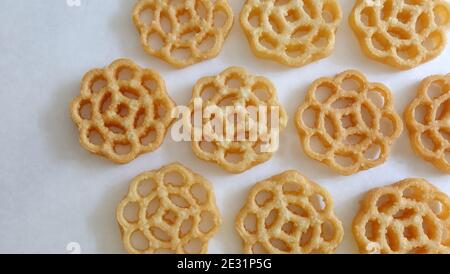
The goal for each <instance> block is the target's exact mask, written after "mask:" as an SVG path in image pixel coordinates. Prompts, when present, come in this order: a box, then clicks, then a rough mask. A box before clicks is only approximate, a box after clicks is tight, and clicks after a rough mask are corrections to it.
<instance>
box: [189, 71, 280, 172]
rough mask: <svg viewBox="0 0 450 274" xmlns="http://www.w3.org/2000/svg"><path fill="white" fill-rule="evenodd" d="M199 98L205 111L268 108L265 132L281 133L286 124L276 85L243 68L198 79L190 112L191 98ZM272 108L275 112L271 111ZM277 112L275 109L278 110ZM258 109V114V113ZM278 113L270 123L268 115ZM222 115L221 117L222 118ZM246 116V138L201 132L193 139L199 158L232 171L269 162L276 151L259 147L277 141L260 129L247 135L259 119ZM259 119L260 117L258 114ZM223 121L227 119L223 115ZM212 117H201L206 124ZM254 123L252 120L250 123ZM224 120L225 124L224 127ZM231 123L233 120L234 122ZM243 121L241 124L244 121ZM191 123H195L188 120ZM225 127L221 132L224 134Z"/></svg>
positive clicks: (239, 170) (259, 113)
mask: <svg viewBox="0 0 450 274" xmlns="http://www.w3.org/2000/svg"><path fill="white" fill-rule="evenodd" d="M200 99H201V100H202V102H203V104H202V112H203V113H206V111H205V109H206V108H207V107H209V108H211V107H217V108H221V110H222V111H223V112H224V113H226V108H233V107H234V108H235V109H236V110H239V107H242V108H245V109H247V108H250V107H256V108H259V107H263V106H264V107H267V108H268V110H267V116H268V117H267V130H268V132H267V133H268V134H270V133H271V132H273V130H277V131H278V132H281V131H282V130H283V129H284V128H285V127H286V125H287V120H288V117H287V114H286V111H285V110H284V108H283V107H282V106H281V104H280V102H279V101H278V98H277V95H276V89H275V86H274V85H273V84H272V82H271V81H270V80H269V79H267V78H265V77H262V76H252V75H250V74H248V73H247V71H245V69H243V68H239V67H230V68H228V69H227V70H225V71H223V72H222V73H220V74H219V75H218V76H211V77H205V78H202V79H200V80H199V81H197V83H196V84H195V86H194V89H193V95H192V100H191V102H190V104H189V106H190V109H191V112H192V113H193V110H194V101H195V100H200ZM272 108H276V109H274V110H273V111H274V113H271V111H272ZM277 111H278V112H277ZM261 113H262V112H260V111H259V109H258V113H257V115H258V116H260V115H262V114H261ZM277 113H278V116H277V117H278V118H279V122H278V127H277V125H270V121H269V120H271V117H273V116H276V115H277ZM222 118H223V117H222ZM254 118H255V117H251V116H247V117H246V121H245V129H246V132H245V133H246V139H245V140H239V139H238V138H237V136H234V138H233V139H232V140H223V141H220V140H221V139H220V136H219V138H218V137H217V135H214V134H211V135H208V134H207V133H206V131H204V132H203V138H202V140H195V138H193V141H192V149H193V151H194V153H195V154H196V155H197V157H198V158H200V159H202V160H205V161H209V162H214V163H217V164H218V165H219V166H221V167H222V168H223V169H225V170H226V171H228V172H231V173H241V172H244V171H246V170H248V169H250V168H252V167H254V166H256V165H258V164H261V163H263V162H266V161H268V160H269V159H270V158H271V157H272V156H273V154H274V152H275V151H271V150H267V151H264V150H261V146H263V145H267V143H268V142H276V141H277V140H269V139H268V138H269V137H268V134H262V133H261V132H259V134H258V135H257V136H255V137H256V138H253V139H251V138H247V137H249V136H247V135H249V132H251V131H252V130H253V129H254V128H253V127H255V126H258V122H259V120H258V118H256V120H254ZM259 118H260V117H259ZM223 119H224V120H226V119H228V117H227V118H223ZM233 119H234V117H233ZM212 120H213V119H208V118H205V117H203V123H204V124H205V125H207V124H208V123H212ZM251 122H253V123H251ZM226 123H227V122H226V121H225V122H224V127H226ZM233 123H234V121H233ZM243 124H244V123H243ZM191 126H195V125H193V124H192V123H191ZM226 130H227V129H225V130H224V134H223V135H225V134H226Z"/></svg>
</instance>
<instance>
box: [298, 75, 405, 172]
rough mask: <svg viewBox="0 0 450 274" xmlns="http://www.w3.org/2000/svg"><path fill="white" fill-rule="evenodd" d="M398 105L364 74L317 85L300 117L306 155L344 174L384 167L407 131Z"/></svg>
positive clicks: (329, 80)
mask: <svg viewBox="0 0 450 274" xmlns="http://www.w3.org/2000/svg"><path fill="white" fill-rule="evenodd" d="M392 101H393V98H392V95H391V92H390V91H389V89H388V88H387V87H386V86H384V85H383V84H380V83H369V82H368V80H367V79H366V77H365V76H364V75H362V74H361V73H360V72H358V71H353V70H349V71H345V72H343V73H341V74H339V75H337V76H336V77H335V78H334V79H332V78H320V79H318V80H316V81H315V82H314V83H313V84H312V86H311V87H310V89H309V90H308V93H307V95H306V99H305V102H304V103H303V104H302V105H301V106H300V107H299V109H298V112H297V114H296V118H295V124H296V126H297V130H298V133H299V135H300V139H301V142H302V146H303V149H304V150H305V153H306V154H307V155H308V156H309V157H311V158H313V159H315V160H317V161H319V162H321V163H323V164H326V165H328V166H329V167H330V168H331V169H333V170H335V171H336V172H338V173H340V174H342V175H351V174H354V173H357V172H359V171H362V170H367V169H370V168H373V167H376V166H378V165H381V164H382V163H384V162H385V161H386V160H387V158H388V156H389V153H390V150H391V148H390V147H391V145H392V144H393V142H394V141H395V140H396V139H397V138H398V137H399V136H400V134H401V132H402V130H403V124H402V121H401V119H400V117H399V116H398V115H397V113H396V112H395V110H394V106H393V102H392ZM311 116H312V117H311ZM308 118H309V119H310V120H311V121H309V120H308Z"/></svg>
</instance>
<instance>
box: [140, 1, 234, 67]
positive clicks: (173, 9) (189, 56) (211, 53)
mask: <svg viewBox="0 0 450 274" xmlns="http://www.w3.org/2000/svg"><path fill="white" fill-rule="evenodd" d="M133 21H134V24H135V26H136V28H137V29H138V31H139V33H140V36H141V43H142V45H143V47H144V49H145V51H146V52H147V53H148V54H150V55H152V56H155V57H158V58H160V59H162V60H164V61H166V62H168V63H169V64H171V65H173V66H175V67H179V68H182V67H186V66H190V65H192V64H195V63H198V62H201V61H204V60H207V59H211V58H214V57H216V56H217V55H218V54H219V52H220V51H221V49H222V47H223V44H224V41H225V39H226V37H227V36H228V33H229V32H230V30H231V26H232V25H233V11H232V10H231V7H230V6H229V4H228V2H227V1H226V0H216V1H210V0H185V1H179V0H178V1H176V0H140V1H139V2H138V3H137V4H136V6H135V8H134V11H133Z"/></svg>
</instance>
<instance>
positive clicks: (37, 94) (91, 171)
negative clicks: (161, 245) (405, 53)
mask: <svg viewBox="0 0 450 274" xmlns="http://www.w3.org/2000/svg"><path fill="white" fill-rule="evenodd" d="M81 2H82V4H81V7H72V8H71V7H69V6H68V5H67V4H66V0H50V1H49V0H33V1H26V0H2V1H0V102H1V108H0V119H1V120H0V121H1V127H0V144H1V150H0V252H3V253H5V252H18V253H29V252H33V253H34V252H37V253H47V252H50V253H65V252H66V245H67V244H68V243H69V242H78V243H79V244H80V245H81V248H82V252H84V253H121V252H124V251H123V249H122V244H121V239H120V235H119V230H118V227H117V224H116V221H115V208H116V205H117V204H118V202H119V201H120V200H121V198H122V197H123V196H124V195H125V194H126V191H127V188H128V182H129V181H130V180H131V179H132V178H133V177H134V176H136V175H137V174H139V173H141V172H143V171H146V170H151V169H156V168H159V167H160V166H162V165H164V164H168V163H171V162H174V161H179V162H181V163H183V164H184V165H186V166H187V167H189V168H191V169H193V170H194V171H196V172H199V173H201V174H202V175H203V176H205V177H206V178H207V179H209V180H210V181H211V182H212V183H213V185H214V188H215V192H216V196H217V202H218V206H219V208H220V210H221V212H222V215H223V225H222V227H221V229H220V231H219V232H218V234H217V235H216V236H215V238H214V239H212V240H211V242H210V248H209V250H210V252H212V253H239V252H240V251H241V241H240V239H239V237H238V236H237V234H236V233H235V231H234V228H233V226H234V218H235V215H236V213H237V212H238V210H239V209H240V207H241V206H242V205H243V203H244V201H245V199H246V195H247V192H248V190H249V189H250V187H251V186H252V185H253V184H254V183H255V182H257V181H260V180H262V179H265V178H267V177H270V176H272V175H275V174H277V173H280V172H282V171H285V170H287V169H296V170H298V171H300V172H302V173H304V174H305V175H306V176H308V177H309V178H310V179H312V180H315V181H317V182H318V183H320V184H321V185H322V186H324V187H326V189H328V190H329V191H330V193H331V195H332V197H333V198H334V200H335V211H336V214H337V216H338V217H339V218H340V219H341V220H342V222H343V224H344V229H345V238H344V241H343V242H342V244H341V245H340V247H339V248H338V250H337V251H338V252H339V253H349V252H351V253H354V252H357V248H356V245H355V243H354V241H353V237H352V235H351V221H352V218H353V216H354V215H355V213H356V211H357V208H358V200H359V199H360V198H361V195H362V194H363V193H364V192H365V191H367V190H369V189H370V188H373V187H377V186H382V185H386V184H391V183H394V182H396V181H399V180H401V179H404V178H407V177H423V178H427V179H428V180H429V181H430V182H432V183H433V184H434V185H436V186H438V187H439V188H441V190H443V191H445V192H446V193H447V194H450V183H449V178H450V177H449V175H446V174H443V173H441V172H439V171H438V170H437V169H435V168H434V167H433V166H431V165H430V164H428V163H426V162H424V161H422V160H421V159H420V158H418V157H416V156H415V155H414V154H413V152H412V150H411V148H410V144H409V140H408V138H407V135H406V132H404V133H403V135H402V136H401V137H400V139H399V140H398V141H397V143H396V145H395V148H394V150H393V153H392V156H391V157H390V158H389V160H388V162H387V163H386V164H384V165H382V166H380V167H378V168H374V169H372V170H369V171H366V172H361V173H359V174H356V175H353V176H350V177H342V176H339V175H337V174H336V173H334V172H332V171H330V170H329V169H328V168H327V167H326V166H322V165H321V164H319V163H317V162H315V161H313V160H311V159H309V158H307V157H306V156H305V154H304V153H303V151H302V149H301V148H300V143H299V140H298V137H297V134H296V131H295V128H294V125H293V123H292V117H293V115H294V113H295V111H296V108H297V107H298V106H299V105H300V103H301V102H302V101H303V99H304V96H305V91H306V89H307V87H308V85H309V84H310V83H311V82H312V81H314V80H315V79H316V78H318V77H321V76H333V75H335V74H337V73H339V72H341V71H343V70H346V69H359V70H361V71H363V72H364V73H365V74H367V76H368V78H369V79H370V80H371V81H379V82H383V83H385V84H386V85H388V86H389V87H390V88H391V89H392V91H393V93H394V95H395V99H396V100H395V106H396V109H397V111H398V112H401V113H403V110H404V108H405V106H406V105H407V103H408V102H409V101H410V100H412V99H413V98H414V97H415V94H416V89H417V85H418V83H419V81H420V80H421V79H423V78H425V77H426V76H428V75H431V74H442V73H448V72H449V70H450V69H449V64H450V47H447V49H446V51H445V52H444V53H443V54H442V55H441V56H440V57H439V58H438V59H436V60H434V61H432V62H430V63H427V64H425V65H423V66H421V67H419V68H417V69H414V70H411V71H405V72H400V71H396V70H393V69H391V68H389V67H386V66H384V65H381V64H378V63H376V62H373V61H371V60H369V59H367V58H366V57H365V56H363V55H362V53H361V50H360V48H359V45H358V44H357V41H356V39H355V37H354V36H353V34H352V32H351V31H350V29H349V26H348V24H347V20H346V18H347V17H348V14H349V12H350V9H351V5H352V4H353V2H354V1H340V2H341V5H342V8H343V12H344V18H345V20H343V22H342V24H341V26H340V28H339V31H338V34H337V47H336V51H335V52H334V54H333V55H332V56H331V57H330V58H328V59H325V60H322V61H320V62H317V63H314V64H312V65H308V66H306V67H303V68H298V69H291V68H287V67H284V66H281V65H278V64H276V63H272V62H270V61H264V60H259V59H257V58H256V57H254V56H253V54H252V53H251V51H250V49H249V47H248V44H247V41H246V39H245V38H244V34H243V32H242V30H241V28H240V26H239V24H238V22H237V20H235V24H234V26H233V29H232V31H231V34H230V36H229V38H228V40H227V41H226V43H225V47H224V49H223V51H222V52H221V54H220V56H219V57H218V58H216V59H215V60H211V61H207V62H204V63H201V64H198V65H195V66H192V67H188V68H186V69H183V70H176V69H174V68H173V67H171V66H169V65H167V64H166V63H164V62H162V61H160V60H158V59H156V58H153V57H149V56H147V55H146V54H145V53H144V50H143V49H142V48H141V46H140V44H139V39H138V35H137V32H136V30H135V28H134V25H133V24H132V21H131V11H132V7H133V5H134V4H135V1H131V0H130V1H126V0H81ZM229 2H232V6H233V10H234V13H235V16H236V17H237V15H238V14H239V11H240V8H241V6H242V4H243V2H244V1H240V0H231V1H229ZM119 57H129V58H132V59H133V60H135V61H136V62H137V63H138V64H139V65H141V66H145V67H150V68H153V69H156V70H158V71H159V72H160V73H161V74H162V75H163V77H164V78H165V80H166V82H167V87H168V91H169V93H170V95H171V96H172V98H173V99H174V100H175V101H176V102H177V103H178V104H186V103H187V102H188V101H189V99H190V97H191V89H192V87H193V85H194V83H195V81H196V80H197V79H199V78H201V77H203V76H207V75H213V74H217V73H219V72H221V71H222V70H223V69H225V68H227V67H228V66H232V65H233V66H234V65H237V66H244V67H246V68H247V69H248V70H249V71H250V72H252V73H254V74H258V75H264V76H267V77H269V78H270V79H271V80H272V81H273V82H274V83H275V85H276V86H277V88H278V96H279V98H280V100H281V102H282V103H283V105H284V106H285V108H286V109H287V112H288V114H289V117H290V121H289V126H288V128H287V130H286V131H285V132H284V133H283V134H282V137H281V147H280V150H279V152H278V153H277V154H276V155H275V156H274V158H273V159H272V160H271V161H269V162H266V163H265V164H262V165H260V166H257V167H255V168H253V169H252V170H250V171H248V172H246V173H243V174H240V175H231V174H228V173H226V172H224V171H223V170H221V169H220V168H219V167H217V166H216V165H214V164H210V163H206V162H203V161H200V160H198V159H197V158H196V157H195V156H194V154H193V153H192V151H191V148H190V145H189V144H188V143H175V142H173V141H172V140H171V139H170V138H169V137H168V138H166V140H165V142H164V144H163V145H162V146H161V148H160V149H159V150H157V151H156V152H154V153H150V154H146V155H143V156H141V157H139V158H138V159H136V160H135V161H133V162H131V163H130V164H127V165H122V166H117V165H114V164H112V163H111V162H109V161H108V160H105V159H103V158H101V157H98V156H93V155H91V154H89V153H88V152H87V151H85V150H84V149H82V148H81V146H80V145H79V143H78V131H77V129H76V127H75V125H74V124H73V123H72V121H71V119H70V116H69V108H68V106H69V102H70V101H71V99H72V98H73V97H74V96H76V95H77V94H78V93H79V84H80V80H81V78H82V76H83V74H84V73H85V72H86V71H88V70H90V69H92V68H95V67H103V66H105V65H108V64H109V63H110V62H111V61H113V60H115V59H117V58H119Z"/></svg>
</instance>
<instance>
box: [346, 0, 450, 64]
mask: <svg viewBox="0 0 450 274" xmlns="http://www.w3.org/2000/svg"><path fill="white" fill-rule="evenodd" d="M349 22H350V26H351V27H352V29H353V31H354V32H355V34H356V37H357V38H358V40H359V43H360V45H361V47H362V49H363V51H364V53H365V54H366V55H367V56H368V57H370V58H371V59H374V60H376V61H379V62H381V63H384V64H387V65H390V66H392V67H395V68H398V69H405V70H406V69H411V68H414V67H416V66H419V65H421V64H423V63H425V62H428V61H430V60H431V59H433V58H436V57H437V56H439V55H440V54H441V53H442V51H443V50H444V48H445V46H446V43H447V31H448V30H449V28H450V4H449V3H448V2H447V1H445V0H437V1H425V0H414V1H410V0H357V1H356V4H355V6H354V8H353V11H352V13H351V15H350V17H349Z"/></svg>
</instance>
